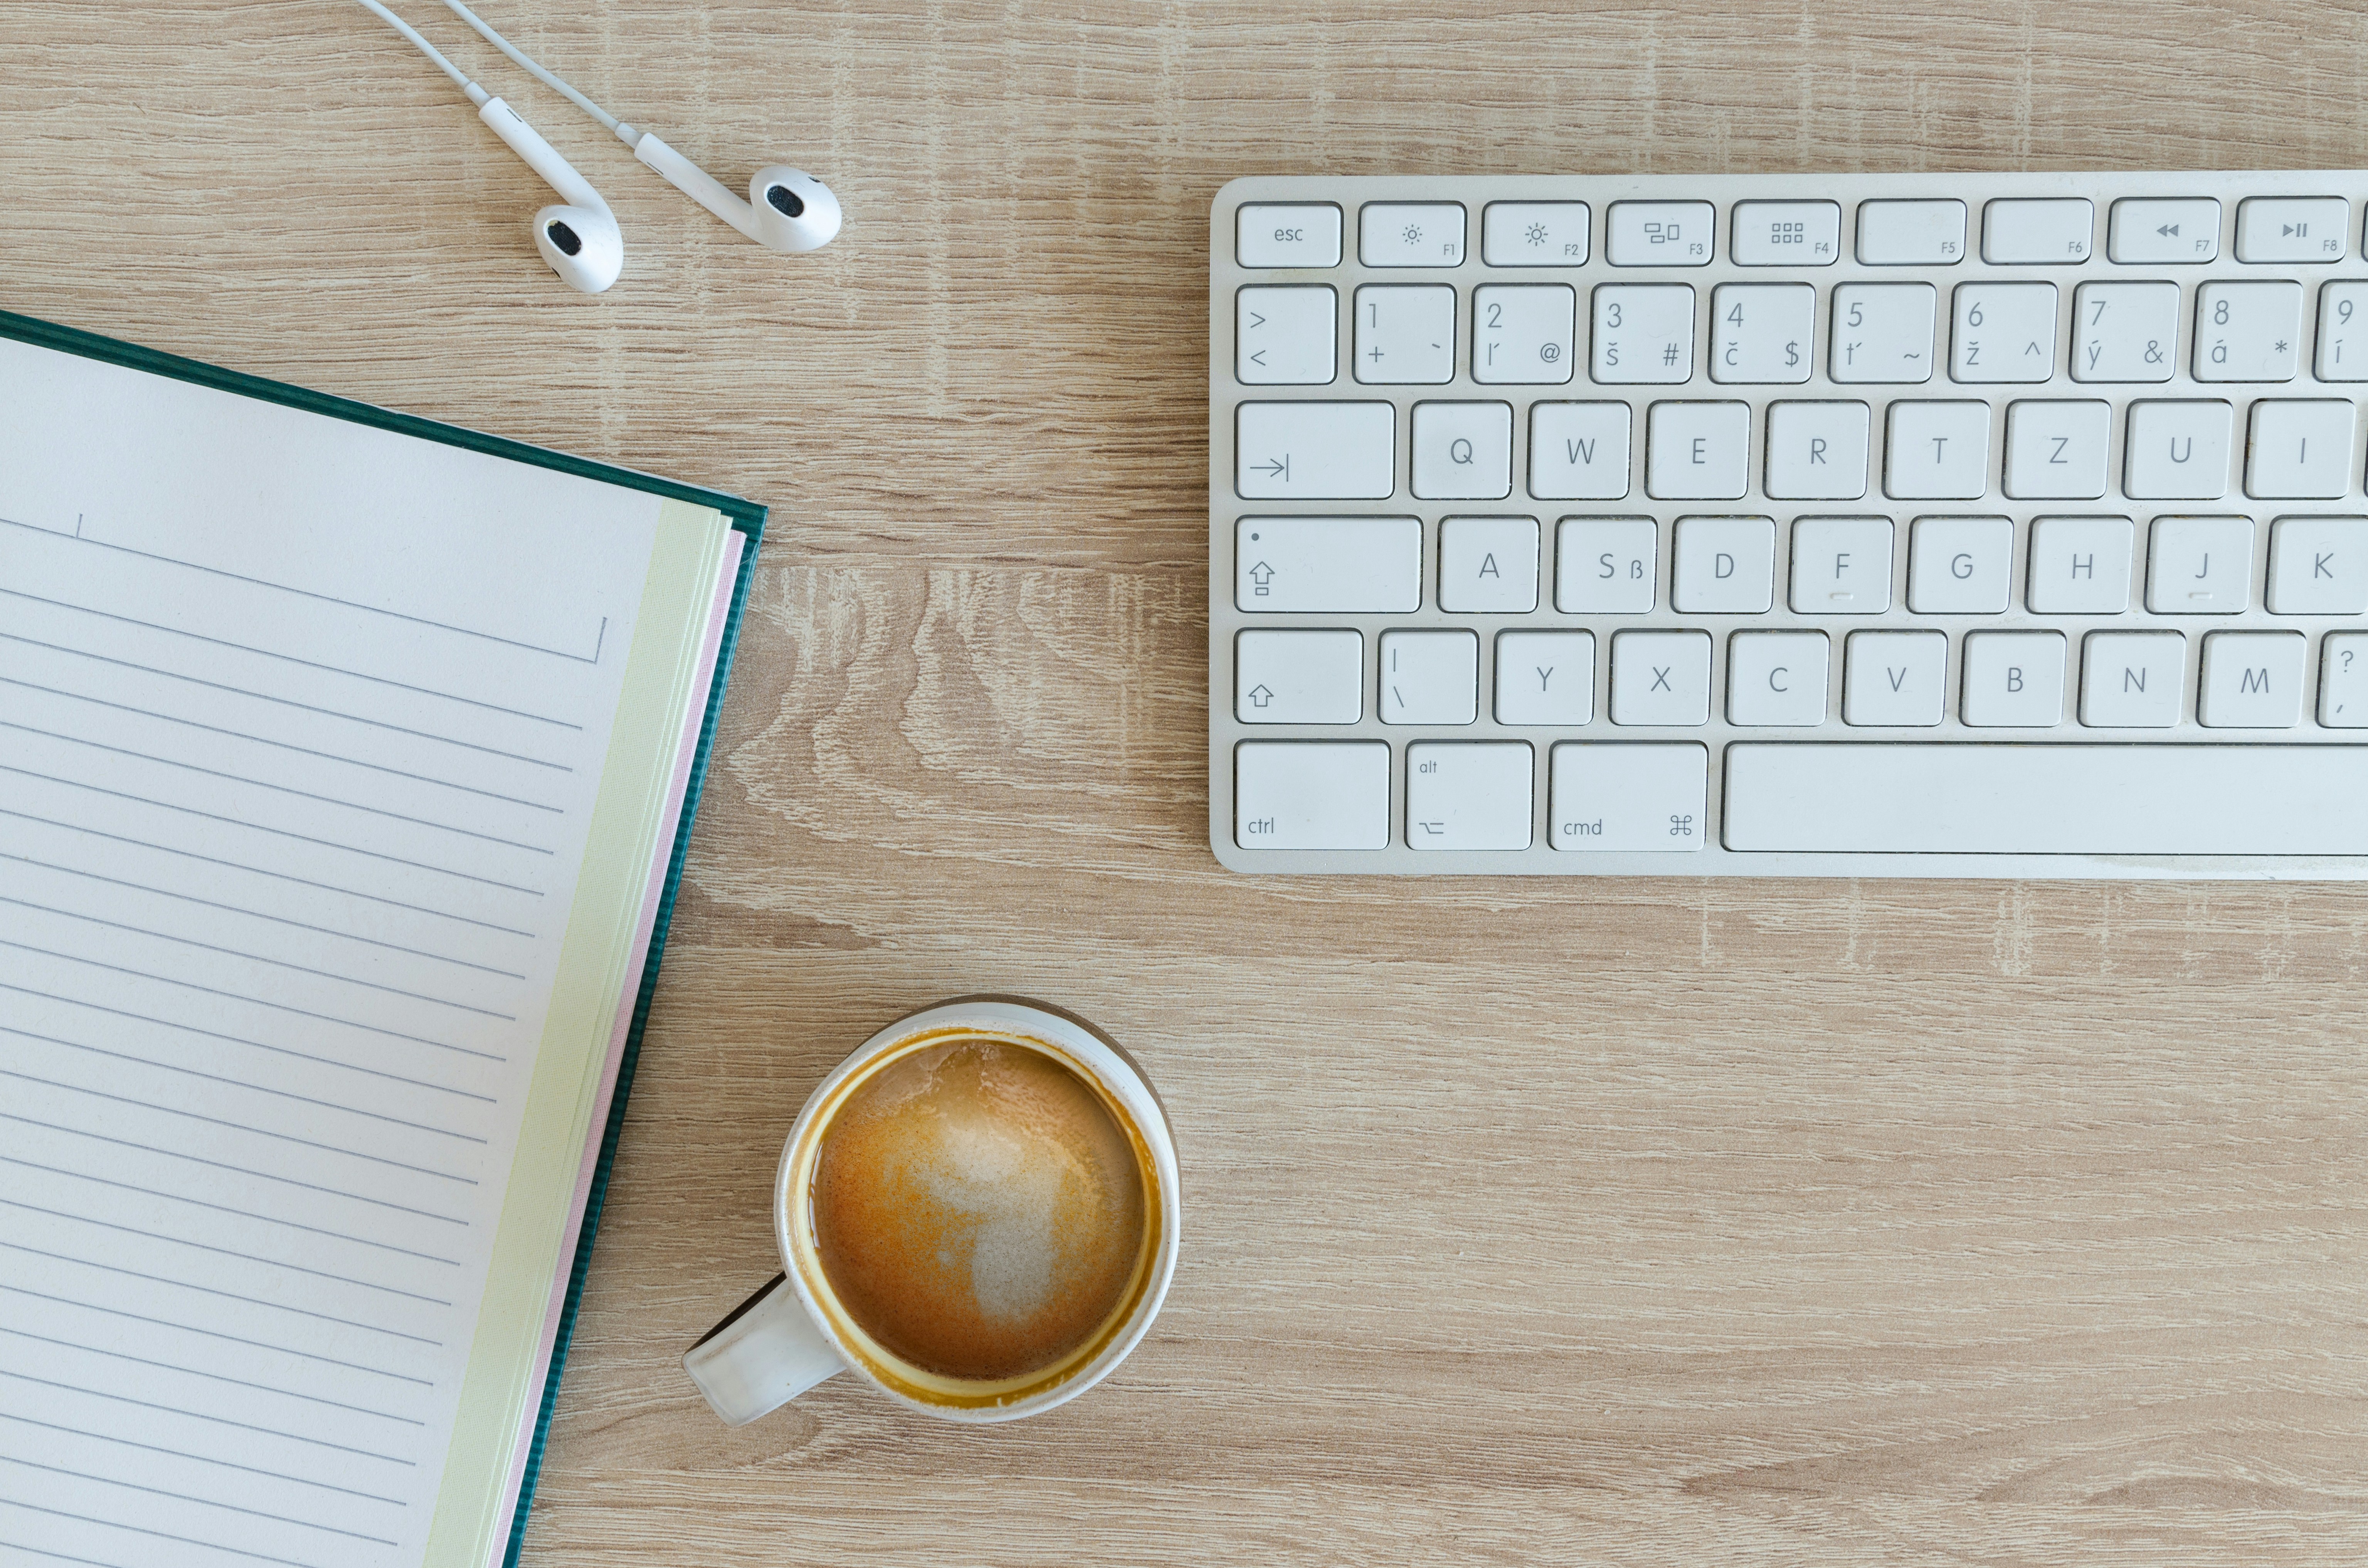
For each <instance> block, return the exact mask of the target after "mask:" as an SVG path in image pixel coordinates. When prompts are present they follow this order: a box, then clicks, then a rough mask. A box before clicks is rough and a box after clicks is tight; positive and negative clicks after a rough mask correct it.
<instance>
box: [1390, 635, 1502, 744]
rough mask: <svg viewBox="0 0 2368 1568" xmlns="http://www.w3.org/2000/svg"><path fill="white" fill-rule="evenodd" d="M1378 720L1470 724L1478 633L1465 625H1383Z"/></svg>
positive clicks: (1476, 690)
mask: <svg viewBox="0 0 2368 1568" xmlns="http://www.w3.org/2000/svg"><path fill="white" fill-rule="evenodd" d="M1381 665H1382V680H1381V687H1382V722H1383V723H1384V724H1469V723H1470V722H1472V721H1473V720H1474V718H1476V717H1477V716H1478V711H1479V701H1480V639H1479V638H1478V637H1477V636H1476V635H1475V634H1474V633H1472V632H1469V631H1384V632H1383V633H1382V644H1381Z"/></svg>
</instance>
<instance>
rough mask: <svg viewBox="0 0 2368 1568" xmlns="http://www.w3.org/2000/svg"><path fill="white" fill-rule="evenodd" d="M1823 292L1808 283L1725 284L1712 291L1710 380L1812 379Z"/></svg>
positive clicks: (1761, 381) (1762, 381)
mask: <svg viewBox="0 0 2368 1568" xmlns="http://www.w3.org/2000/svg"><path fill="white" fill-rule="evenodd" d="M1816 313H1817V291H1816V290H1815V289H1812V288H1810V287H1809V286H1808V285H1807V284H1806V283H1725V284H1721V285H1720V286H1719V287H1718V288H1716V289H1713V290H1711V296H1710V321H1711V334H1710V341H1711V356H1710V379H1711V380H1712V381H1729V382H1742V383H1762V384H1764V383H1770V382H1782V381H1807V380H1808V379H1809V343H1810V340H1811V338H1812V336H1813V335H1814V328H1815V326H1816Z"/></svg>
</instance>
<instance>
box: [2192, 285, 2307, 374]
mask: <svg viewBox="0 0 2368 1568" xmlns="http://www.w3.org/2000/svg"><path fill="white" fill-rule="evenodd" d="M2301 338H2302V285H2301V284H2299V283H2268V282H2263V283H2206V284H2204V285H2203V287H2202V288H2200V289H2198V290H2196V291H2195V379H2196V380H2197V381H2293V380H2294V367H2295V366H2296V365H2297V364H2299V363H2300V362H2301V358H2302V355H2301V347H2300V344H2301Z"/></svg>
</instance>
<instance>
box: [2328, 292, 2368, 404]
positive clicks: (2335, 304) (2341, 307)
mask: <svg viewBox="0 0 2368 1568" xmlns="http://www.w3.org/2000/svg"><path fill="white" fill-rule="evenodd" d="M2317 367H2318V369H2317V374H2318V379H2319V380H2320V381H2368V283H2329V284H2328V285H2327V287H2325V288H2323V289H2321V290H2319V291H2318V356H2317Z"/></svg>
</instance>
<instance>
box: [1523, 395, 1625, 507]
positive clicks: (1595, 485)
mask: <svg viewBox="0 0 2368 1568" xmlns="http://www.w3.org/2000/svg"><path fill="white" fill-rule="evenodd" d="M1628 418H1629V415H1628V405H1627V404H1626V403H1531V405H1530V494H1532V495H1535V496H1537V497H1539V498H1540V499H1542V500H1550V501H1617V500H1619V499H1620V498H1621V497H1622V496H1623V495H1625V494H1628Z"/></svg>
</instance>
